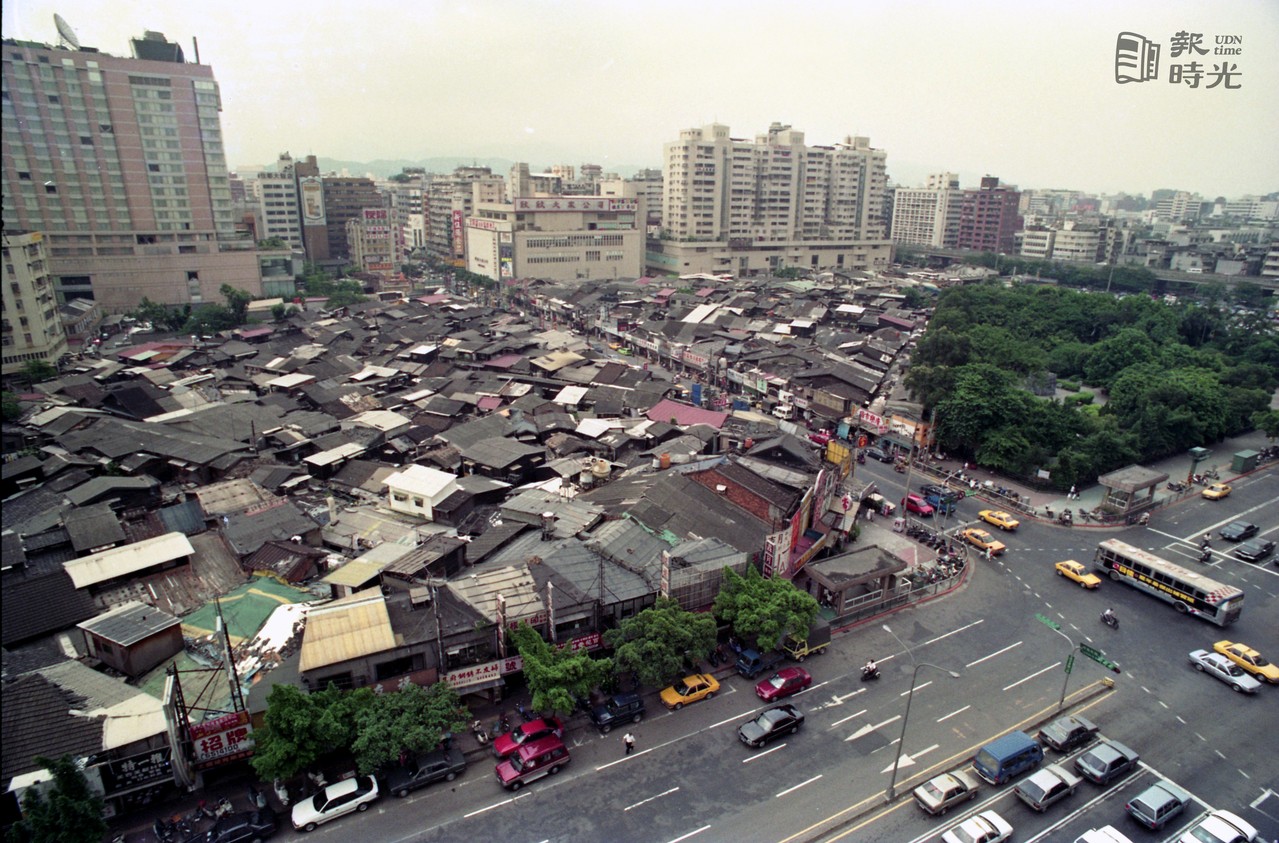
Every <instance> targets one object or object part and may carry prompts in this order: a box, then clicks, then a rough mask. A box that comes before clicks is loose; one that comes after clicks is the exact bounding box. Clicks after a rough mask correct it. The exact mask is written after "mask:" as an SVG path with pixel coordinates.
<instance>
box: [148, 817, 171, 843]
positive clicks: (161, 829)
mask: <svg viewBox="0 0 1279 843" xmlns="http://www.w3.org/2000/svg"><path fill="white" fill-rule="evenodd" d="M176 831H177V829H176V828H174V825H173V823H172V822H170V821H169V820H166V819H165V818H164V817H156V818H155V822H153V823H151V832H152V833H153V834H154V835H155V839H156V840H158V841H160V843H169V841H171V840H172V839H173V835H174V833H175V832H176Z"/></svg>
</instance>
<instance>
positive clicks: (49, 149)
mask: <svg viewBox="0 0 1279 843" xmlns="http://www.w3.org/2000/svg"><path fill="white" fill-rule="evenodd" d="M132 46H133V57H131V58H121V57H117V56H112V55H108V54H107V53H103V52H98V51H96V50H88V49H78V48H77V49H63V48H55V47H50V46H47V45H44V44H35V43H31V42H19V41H13V40H9V39H6V40H5V41H4V42H3V45H2V47H0V49H2V50H3V52H2V53H0V70H2V74H3V102H2V106H3V124H4V129H3V130H4V144H3V167H4V225H5V228H7V229H10V230H14V231H39V232H42V233H43V234H44V236H45V244H46V247H47V252H48V257H49V265H50V273H51V276H52V278H53V283H54V286H55V289H56V291H57V293H58V295H59V297H61V298H63V299H64V300H65V299H69V298H77V297H84V298H92V299H94V300H96V301H97V302H99V304H100V305H101V306H102V309H103V310H104V311H105V312H119V311H124V310H129V309H131V308H133V307H135V306H136V305H137V304H138V302H139V301H140V300H141V299H142V298H143V297H144V296H145V297H147V298H149V299H151V300H152V301H155V302H162V303H166V304H184V303H192V304H198V303H200V302H207V301H220V300H221V296H220V294H219V292H218V290H219V288H220V287H221V286H222V285H223V284H230V285H231V286H233V287H238V288H240V289H242V290H245V291H247V292H249V293H251V294H254V295H259V294H261V275H260V271H259V268H258V261H257V256H256V254H255V252H254V247H253V243H252V242H251V241H245V240H243V239H239V240H237V238H236V235H235V224H236V220H235V214H234V211H233V208H232V203H231V190H230V184H229V181H228V175H227V168H226V159H225V156H224V154H223V145H222V126H221V119H220V117H219V112H220V111H221V98H220V95H219V92H218V84H217V82H216V81H215V80H214V78H213V70H212V68H210V67H208V66H206V65H202V64H193V63H189V62H186V61H185V60H184V58H183V55H182V50H181V48H180V47H179V46H178V45H176V44H173V43H171V42H169V41H167V40H165V38H164V36H163V35H161V34H159V33H155V32H148V33H146V35H145V36H144V37H143V38H141V39H135V40H134V41H133V42H132Z"/></svg>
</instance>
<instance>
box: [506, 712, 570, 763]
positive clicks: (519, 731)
mask: <svg viewBox="0 0 1279 843" xmlns="http://www.w3.org/2000/svg"><path fill="white" fill-rule="evenodd" d="M547 735H554V736H555V737H557V738H562V737H564V722H563V721H562V720H560V719H559V718H558V717H540V718H538V719H537V720H530V721H529V722H528V723H521V724H520V725H518V726H516V727H515V728H514V729H512V730H511V731H509V732H507V733H506V734H504V735H498V736H497V737H496V738H494V739H493V755H494V756H495V757H496V758H499V759H500V758H508V757H510V756H511V755H513V754H514V753H515V750H517V749H519V748H520V746H521V745H522V744H525V743H528V742H529V741H535V740H538V739H540V738H544V737H546V736H547Z"/></svg>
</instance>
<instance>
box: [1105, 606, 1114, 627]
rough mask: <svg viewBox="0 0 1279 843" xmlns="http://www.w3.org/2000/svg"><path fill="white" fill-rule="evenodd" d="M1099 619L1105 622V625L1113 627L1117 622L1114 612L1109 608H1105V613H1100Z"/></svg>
mask: <svg viewBox="0 0 1279 843" xmlns="http://www.w3.org/2000/svg"><path fill="white" fill-rule="evenodd" d="M1101 619H1102V620H1103V621H1105V622H1106V623H1108V624H1110V625H1111V626H1114V625H1115V623H1116V621H1117V620H1118V619H1117V618H1116V617H1115V610H1114V609H1111V608H1109V607H1107V609H1106V611H1104V612H1102V613H1101Z"/></svg>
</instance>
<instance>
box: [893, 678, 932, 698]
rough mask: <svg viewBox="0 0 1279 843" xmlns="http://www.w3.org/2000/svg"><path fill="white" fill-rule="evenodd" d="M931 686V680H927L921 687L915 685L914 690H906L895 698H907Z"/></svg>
mask: <svg viewBox="0 0 1279 843" xmlns="http://www.w3.org/2000/svg"><path fill="white" fill-rule="evenodd" d="M931 684H933V680H931V679H929V680H928V681H927V682H925V683H924V684H923V685H916V686H915V687H914V688H907V689H906V690H905V691H902V692H901V693H900V694H898V695H897V696H899V697H905V696H909V695H910V694H911V693H913V692H915V691H922V690H924V689H925V688H927V687H928V686H929V685H931Z"/></svg>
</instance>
